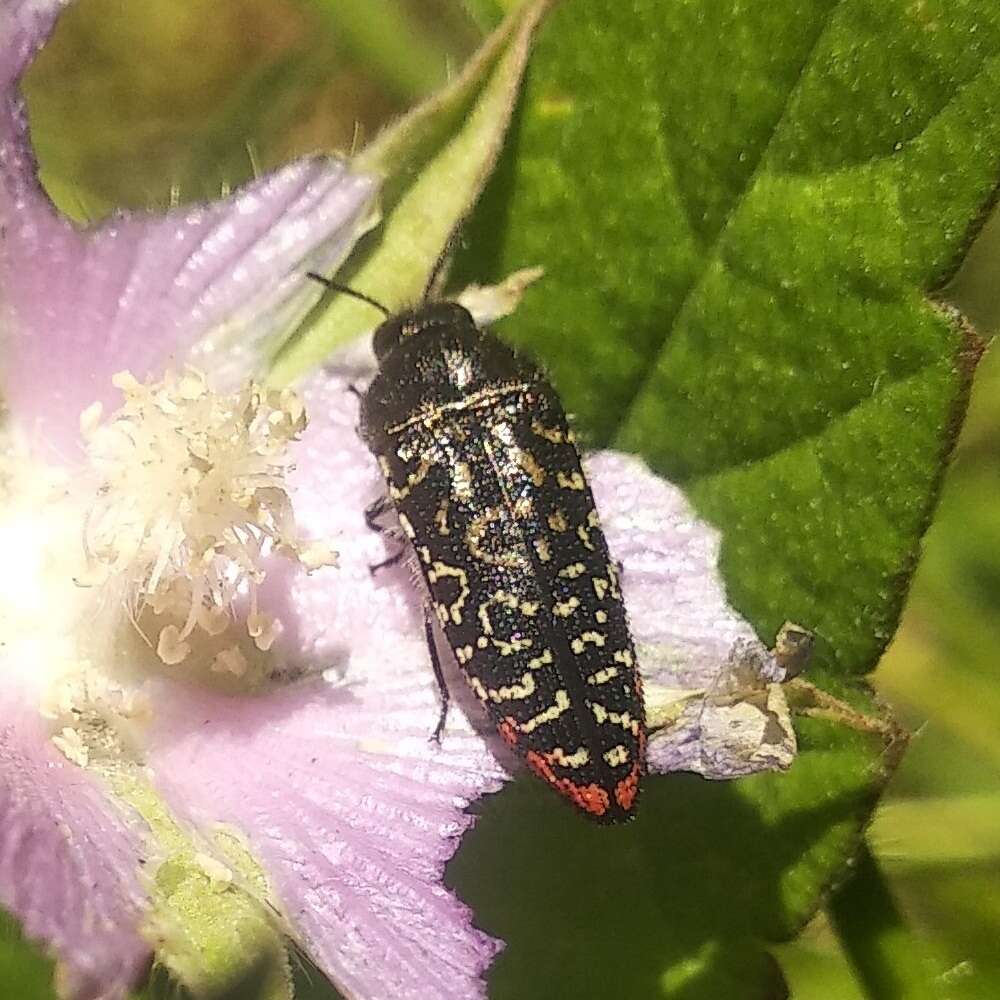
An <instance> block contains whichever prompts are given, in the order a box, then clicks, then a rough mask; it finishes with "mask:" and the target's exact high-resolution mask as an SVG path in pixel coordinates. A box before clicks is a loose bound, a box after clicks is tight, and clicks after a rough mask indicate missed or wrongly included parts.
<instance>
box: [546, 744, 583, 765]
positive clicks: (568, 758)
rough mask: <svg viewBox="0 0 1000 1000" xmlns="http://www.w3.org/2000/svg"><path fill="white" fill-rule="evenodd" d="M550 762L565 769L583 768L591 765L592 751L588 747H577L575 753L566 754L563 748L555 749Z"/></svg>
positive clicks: (550, 756)
mask: <svg viewBox="0 0 1000 1000" xmlns="http://www.w3.org/2000/svg"><path fill="white" fill-rule="evenodd" d="M549 760H550V761H551V762H552V763H553V764H561V765H562V766H563V767H572V768H577V767H583V766H584V764H589V763H590V751H589V750H588V749H587V748H586V747H577V749H576V750H574V751H573V753H566V751H565V750H563V748H562V747H553V748H552V751H551V753H550V754H549Z"/></svg>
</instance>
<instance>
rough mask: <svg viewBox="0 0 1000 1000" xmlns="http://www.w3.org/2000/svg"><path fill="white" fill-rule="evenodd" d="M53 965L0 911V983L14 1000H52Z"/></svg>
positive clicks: (53, 994)
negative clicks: (15, 998)
mask: <svg viewBox="0 0 1000 1000" xmlns="http://www.w3.org/2000/svg"><path fill="white" fill-rule="evenodd" d="M51 982H52V963H51V962H50V961H48V960H47V959H45V958H44V957H43V956H42V955H41V954H39V952H38V950H37V949H36V948H35V947H34V946H32V945H30V944H29V943H28V942H27V941H25V940H24V938H23V937H22V936H21V932H20V930H19V929H18V926H17V924H16V923H15V922H14V921H13V920H12V919H11V918H10V917H9V916H7V914H6V913H4V912H3V911H2V910H0V983H3V986H4V989H5V990H6V991H7V993H8V995H9V996H11V997H17V1000H53V998H54V997H55V993H54V992H53V989H52V986H51Z"/></svg>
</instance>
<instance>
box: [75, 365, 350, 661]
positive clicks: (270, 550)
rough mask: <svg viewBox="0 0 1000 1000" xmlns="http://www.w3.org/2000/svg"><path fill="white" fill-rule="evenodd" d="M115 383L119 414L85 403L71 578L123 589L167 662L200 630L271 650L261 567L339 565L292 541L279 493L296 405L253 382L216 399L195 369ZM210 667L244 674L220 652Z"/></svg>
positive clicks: (276, 627) (315, 545)
mask: <svg viewBox="0 0 1000 1000" xmlns="http://www.w3.org/2000/svg"><path fill="white" fill-rule="evenodd" d="M112 381H113V383H114V385H115V386H116V387H117V388H118V389H120V390H121V392H122V394H123V396H124V402H123V405H122V406H121V408H120V409H119V410H117V411H116V412H115V413H112V414H111V415H110V416H109V417H108V418H107V419H106V420H103V421H102V420H101V413H100V410H99V409H98V408H95V407H88V409H87V410H86V411H84V414H83V415H82V416H81V420H80V426H81V431H82V432H83V435H84V439H85V442H86V447H87V452H88V456H89V458H90V463H91V467H92V469H93V471H94V473H95V475H96V481H97V490H96V495H95V499H94V501H93V503H92V505H91V507H90V511H89V513H88V515H87V517H86V521H85V525H84V532H83V538H84V548H85V552H86V558H87V570H86V572H85V574H84V575H83V579H81V580H78V582H79V583H81V584H89V585H93V584H102V583H104V584H111V585H113V586H120V587H122V588H123V590H124V593H123V601H124V603H125V606H126V608H127V610H128V612H129V615H130V617H131V618H132V619H133V621H135V622H140V621H145V620H146V619H145V618H144V615H145V616H146V617H148V616H149V615H152V616H154V617H155V621H156V629H157V631H156V633H155V634H154V635H152V636H150V637H149V642H150V645H151V646H153V648H155V650H156V652H157V654H158V656H159V658H160V660H161V661H162V662H163V663H165V664H168V665H174V664H178V663H181V662H183V661H184V660H186V659H187V657H188V656H189V654H190V652H191V648H192V636H193V634H194V633H195V632H196V630H199V631H200V632H202V633H205V634H206V635H208V636H220V635H222V633H224V632H226V631H227V629H229V628H231V627H232V625H233V623H235V622H242V625H241V627H242V628H243V629H244V630H245V633H246V636H247V637H248V638H249V639H250V640H252V642H253V644H254V645H255V646H256V648H257V649H259V650H262V651H267V650H269V649H270V648H271V646H272V644H273V643H274V642H275V640H276V639H277V637H278V636H279V635H280V634H281V630H282V626H281V622H280V621H279V620H278V619H275V618H271V617H269V616H267V615H265V614H263V613H262V612H260V610H259V609H258V592H259V588H260V585H261V583H262V582H263V580H264V578H265V575H266V564H267V560H268V558H269V557H271V556H272V555H280V556H282V557H285V558H289V559H292V560H294V561H297V562H298V563H300V564H301V565H302V566H303V567H304V568H305V569H306V570H307V571H312V570H315V569H318V568H319V567H321V566H328V565H331V564H333V563H334V562H335V560H336V555H335V553H334V552H333V550H332V549H331V548H330V547H329V546H328V545H327V544H325V543H324V542H323V541H322V540H308V539H302V538H300V537H299V534H298V531H297V528H296V524H295V518H294V516H293V512H292V505H291V501H290V499H289V496H288V493H287V490H286V487H285V475H286V473H287V472H288V470H289V468H290V466H289V460H288V447H289V445H290V444H291V443H292V442H293V441H294V440H295V439H296V438H298V437H299V435H300V434H301V433H302V431H303V430H304V429H305V425H306V417H305V410H304V408H303V405H302V402H301V401H300V399H299V398H298V396H296V395H295V394H294V393H293V392H291V391H288V390H285V391H281V392H279V391H270V390H265V389H263V388H261V387H260V386H258V385H256V384H254V383H249V384H247V385H246V386H245V387H244V388H242V389H241V390H240V391H238V392H235V393H231V394H222V393H217V392H214V391H213V390H212V388H211V387H210V386H209V384H208V382H207V380H206V378H205V376H204V375H202V374H201V373H200V372H198V371H196V370H195V369H193V368H187V369H185V370H184V371H182V372H181V373H179V374H178V373H169V372H168V373H167V374H166V375H165V376H164V378H163V379H162V380H161V381H158V382H151V383H148V384H144V383H141V382H139V381H138V380H137V379H136V378H135V377H134V376H132V375H131V374H130V373H129V372H121V373H119V374H118V375H116V376H114V378H113V380H112ZM240 602H243V606H244V608H245V609H246V610H244V612H243V613H242V614H241V613H238V612H237V610H236V607H237V606H238V605H239V604H240ZM214 669H215V670H216V671H222V672H227V673H234V674H239V673H241V672H242V665H241V663H240V658H238V657H236V656H235V655H234V654H233V652H232V651H231V650H230V649H227V650H226V651H224V652H223V653H221V654H220V655H219V656H218V658H217V660H216V662H215V664H214Z"/></svg>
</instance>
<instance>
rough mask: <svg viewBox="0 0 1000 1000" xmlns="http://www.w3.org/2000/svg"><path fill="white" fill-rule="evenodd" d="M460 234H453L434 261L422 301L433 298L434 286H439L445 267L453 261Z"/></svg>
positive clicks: (456, 231)
mask: <svg viewBox="0 0 1000 1000" xmlns="http://www.w3.org/2000/svg"><path fill="white" fill-rule="evenodd" d="M458 240H459V233H458V230H455V231H454V232H452V234H451V236H449V237H448V242H447V243H445V245H444V249H443V250H442V251H441V253H440V255H439V256H438V259H437V260H436V261H434V266H433V267H432V268H431V273H430V277H428V279H427V284H426V285H424V294H423V295H422V296H421V298H420V301H421V302H426V301H427V300H428V299H429V298H430V297H431V292H433V291H434V286H435V285H436V284H437V280H438V278H440V277H441V272H442V271H443V270H444V269H445V265H446V264H447V263H448V262H449V260H450V259H451V255H452V253H453V252H454V250H455V247H456V246H457V245H458Z"/></svg>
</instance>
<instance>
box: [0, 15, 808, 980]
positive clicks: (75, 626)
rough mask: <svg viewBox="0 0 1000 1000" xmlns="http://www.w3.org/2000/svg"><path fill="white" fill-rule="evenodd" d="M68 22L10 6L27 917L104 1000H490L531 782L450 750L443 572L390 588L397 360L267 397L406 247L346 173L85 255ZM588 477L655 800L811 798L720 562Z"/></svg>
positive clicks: (6, 72) (8, 851) (7, 561)
mask: <svg viewBox="0 0 1000 1000" xmlns="http://www.w3.org/2000/svg"><path fill="white" fill-rule="evenodd" d="M61 6H62V4H61V3H60V2H58V0H3V5H2V7H0V304H2V305H0V309H2V312H0V323H2V329H3V331H4V335H5V336H4V348H5V353H4V369H3V391H4V396H5V398H6V400H7V403H8V405H9V410H10V416H9V420H8V425H7V427H6V429H5V431H4V438H3V451H2V455H0V462H2V466H3V467H2V469H0V481H2V483H3V489H4V498H3V499H4V503H3V507H2V508H0V551H2V552H3V556H4V563H3V573H2V575H0V616H2V619H3V622H4V637H5V641H4V644H3V646H2V648H0V903H2V905H3V906H5V907H6V908H8V909H9V910H11V911H12V912H13V913H14V914H15V915H16V916H17V917H18V918H19V919H20V920H21V922H22V924H23V926H24V928H25V930H26V932H27V933H28V934H29V935H31V936H32V937H34V938H36V939H38V940H39V941H42V942H44V943H45V944H46V945H47V946H48V947H49V948H50V949H51V950H52V952H53V953H54V954H55V956H56V957H57V958H58V960H59V963H60V981H61V985H62V988H63V990H64V992H65V993H66V995H68V996H70V997H73V998H79V1000H84V998H113V997H121V996H124V994H125V992H126V990H127V988H128V987H129V985H130V984H132V983H134V982H135V981H136V980H137V979H139V978H141V977H142V975H143V973H144V971H145V970H146V968H147V966H148V963H149V960H150V957H151V955H152V954H153V953H154V952H155V953H156V955H157V957H158V958H159V960H160V961H162V962H163V963H164V964H165V965H167V967H168V968H170V969H171V970H172V971H173V972H174V973H175V974H176V975H178V976H179V977H180V978H182V979H183V980H184V981H185V983H186V984H187V985H189V986H190V987H191V988H192V989H193V990H195V991H196V992H197V991H198V990H200V989H203V988H207V987H209V986H213V985H217V984H218V982H219V981H220V977H224V976H225V975H229V974H231V973H233V972H235V971H239V969H238V961H237V960H239V959H241V958H242V957H249V956H241V955H239V954H227V956H226V960H225V961H228V962H230V963H235V964H230V965H226V964H225V961H224V962H223V965H222V966H219V965H218V959H217V958H213V956H212V954H211V952H212V949H211V948H209V947H202V944H203V940H202V937H201V935H205V934H221V935H223V937H221V938H219V939H218V940H216V939H213V941H214V943H215V944H216V945H218V944H219V941H222V942H224V941H225V940H226V939H225V937H224V935H225V933H227V932H229V931H232V930H233V928H235V929H236V931H237V932H238V933H237V935H236V939H237V940H238V941H239V942H240V943H242V944H243V945H244V946H245V947H246V949H248V950H251V949H252V948H254V947H260V948H267V947H268V946H269V944H270V943H273V941H278V942H279V943H280V939H281V935H282V934H288V935H289V936H291V937H292V938H293V939H294V940H295V941H296V942H297V943H298V944H299V945H300V946H301V947H303V948H304V949H305V950H306V951H307V952H308V953H309V954H310V956H311V957H312V958H313V960H314V961H315V962H316V963H317V964H318V965H319V966H320V967H321V968H322V969H323V970H324V971H325V972H326V973H327V974H328V975H329V976H330V977H331V978H332V979H333V981H334V982H335V983H336V984H337V985H338V987H339V988H340V989H341V990H342V991H343V992H345V993H346V994H348V995H351V996H356V997H373V998H374V997H386V996H392V997H398V998H414V1000H415V998H421V1000H424V998H430V997H442V998H452V997H454V998H459V997H474V996H483V995H485V985H484V982H483V975H484V973H485V970H486V969H487V967H488V965H489V963H490V961H491V960H492V958H493V957H494V955H495V954H496V952H497V950H498V949H499V947H500V943H499V942H497V941H495V940H493V939H492V938H490V937H488V936H487V935H486V934H484V933H483V932H482V931H480V930H478V929H476V928H475V927H474V925H473V915H472V914H471V913H470V911H469V910H468V908H467V907H465V906H464V905H463V904H462V903H461V902H460V901H459V900H458V899H456V898H455V896H454V895H453V894H452V893H451V892H450V891H449V890H447V889H446V888H445V887H444V885H443V883H442V873H443V869H444V865H445V863H446V861H447V860H448V859H449V858H450V857H451V855H452V854H453V853H454V852H455V850H456V849H457V847H458V843H459V840H460V838H461V835H462V833H463V831H465V830H466V829H467V828H468V826H469V824H470V823H471V822H472V818H471V817H470V816H469V815H467V813H466V812H465V808H466V806H467V805H468V804H469V803H470V802H471V801H473V800H474V799H475V798H477V797H478V796H480V795H483V794H485V793H487V792H491V791H495V790H496V789H498V788H499V787H500V786H501V785H502V783H503V782H504V781H506V780H508V777H509V774H510V772H511V769H512V768H514V767H516V765H515V764H513V763H512V762H511V761H510V760H509V759H507V758H505V757H503V754H502V751H501V750H500V749H498V748H497V745H496V740H495V739H494V738H493V737H492V735H491V734H490V733H489V731H488V726H487V725H486V723H485V720H484V719H483V717H482V714H481V712H480V711H479V709H478V707H477V706H476V705H474V704H471V705H470V704H469V703H468V701H467V700H462V699H459V704H458V705H457V707H453V710H452V712H451V714H450V716H449V724H448V728H447V730H446V731H445V733H444V735H443V737H442V739H441V742H440V745H438V744H436V743H434V742H432V741H431V740H430V739H429V736H430V734H431V733H432V731H433V729H434V725H435V722H436V719H437V713H438V705H439V702H438V692H437V688H436V685H435V682H434V679H433V675H432V672H431V670H430V665H429V659H428V655H427V651H426V648H425V645H424V640H423V631H422V625H421V619H420V615H419V604H418V602H417V600H416V599H415V593H414V589H413V587H412V585H411V581H410V579H409V577H408V572H407V570H406V569H405V567H404V568H401V569H399V570H387V571H385V572H383V573H381V574H379V575H378V576H376V577H373V576H372V575H371V573H370V572H369V566H370V565H371V564H373V563H376V562H378V561H380V560H381V559H382V558H384V557H385V555H386V549H385V543H384V541H383V540H382V539H381V538H380V537H379V536H376V535H374V534H373V533H371V532H370V531H368V530H367V529H366V528H365V524H364V517H363V511H364V508H365V507H366V505H367V504H368V503H370V502H371V501H372V500H373V499H374V498H375V497H377V496H378V495H379V492H380V490H381V485H380V481H379V473H378V469H377V467H376V466H375V464H374V462H373V460H372V459H371V456H370V455H369V454H368V453H367V451H366V450H365V448H364V447H363V445H362V444H361V443H360V442H359V441H358V439H357V437H356V434H355V430H354V425H355V420H356V410H357V402H356V399H355V397H354V396H353V395H352V394H351V393H350V392H349V391H348V386H349V384H363V382H364V379H365V378H366V376H367V375H369V374H370V371H371V360H370V358H369V357H368V356H367V355H365V356H364V357H363V358H362V359H361V360H360V361H359V360H357V358H355V360H354V361H353V362H352V364H351V365H348V363H347V361H346V360H345V359H343V358H341V359H334V363H333V366H332V367H331V368H330V369H328V370H327V371H325V372H322V373H319V374H317V375H316V376H315V377H313V378H312V379H311V381H310V382H309V383H308V384H306V385H304V386H302V387H300V388H301V400H302V401H304V404H305V413H303V411H302V407H301V404H300V397H299V396H298V395H294V394H291V393H288V392H285V393H277V392H272V391H268V390H264V389H261V388H260V387H259V386H253V385H248V383H247V382H246V379H248V378H260V377H262V376H263V375H264V374H266V372H265V371H264V359H265V358H266V357H267V356H268V350H269V349H271V348H273V347H274V345H275V344H276V343H277V342H280V339H281V338H282V337H283V336H284V335H286V334H287V332H288V331H289V330H291V329H292V328H294V325H295V323H296V322H297V321H298V320H299V319H301V317H302V316H303V315H304V313H305V312H306V311H307V310H308V309H309V308H310V307H311V306H312V305H313V304H314V303H315V300H316V296H317V293H318V289H316V288H315V286H313V285H312V284H311V283H310V282H307V281H305V280H304V274H305V272H306V271H307V270H319V271H325V272H331V271H333V270H334V269H335V268H336V267H337V266H338V265H339V264H340V262H341V261H342V260H343V259H344V258H345V257H346V256H347V254H348V253H349V252H350V250H351V247H352V246H353V243H354V241H355V240H356V239H357V237H358V236H359V235H360V234H361V233H362V232H363V231H364V230H365V229H366V228H368V227H370V226H371V225H372V224H374V220H375V213H374V211H373V208H372V205H373V199H374V196H375V184H374V182H373V181H372V179H370V178H367V177H364V176H358V175H356V174H352V173H351V171H350V169H349V168H348V167H346V166H345V165H343V164H341V163H338V162H334V161H331V160H320V159H317V160H312V161H307V162H300V163H296V164H293V165H291V166H289V167H287V168H285V169H283V170H281V171H279V172H278V173H276V174H273V175H270V176H268V177H265V178H262V179H261V180H260V181H257V182H255V183H253V184H251V185H249V186H248V187H247V188H245V189H244V190H242V191H240V192H238V193H237V194H235V195H234V196H233V197H231V198H228V199H226V200H224V201H220V202H217V203H215V204H212V205H205V206H198V207H195V208H188V209H183V210H180V211H175V212H172V213H169V214H168V215H164V216H153V215H149V216H146V215H132V216H120V217H116V218H114V219H112V220H110V221H109V222H106V223H104V224H102V225H101V226H99V227H96V228H93V229H89V230H78V229H76V228H74V227H73V226H72V225H71V224H70V223H68V222H67V221H66V220H65V219H63V218H62V217H60V216H59V215H58V213H57V212H56V211H55V210H54V208H53V207H52V205H51V204H50V202H49V201H48V199H47V198H46V196H45V194H44V193H43V191H42V190H41V188H40V187H39V185H38V182H37V179H36V176H35V164H34V160H33V157H32V155H31V152H30V148H29V144H28V138H27V128H26V123H25V119H24V113H23V106H22V104H21V101H20V97H19V94H18V91H17V81H18V78H19V76H20V74H21V73H22V72H23V70H24V68H25V67H26V65H27V64H28V62H29V61H30V58H31V57H32V55H33V54H34V52H35V51H36V49H37V48H38V47H39V46H40V45H41V43H42V42H43V40H44V39H45V37H46V36H47V34H48V32H49V31H50V30H51V27H52V24H53V22H54V20H55V18H56V16H57V15H58V12H59V10H60V9H61ZM124 372H128V373H130V374H127V375H126V374H123V373H124ZM95 404H98V405H95ZM106 414H107V416H105V415H106ZM305 414H308V423H306V415H305ZM286 454H287V456H288V457H290V458H291V459H293V463H294V464H292V463H290V462H289V461H287V460H286V457H285V456H286ZM588 473H589V476H590V479H591V483H592V486H593V489H594V492H595V494H596V497H597V500H598V503H599V506H600V509H601V512H602V515H603V520H604V525H605V530H606V533H607V536H608V540H609V543H610V545H611V548H612V551H613V552H614V554H615V555H616V557H617V558H618V559H619V560H620V561H621V563H622V567H623V588H624V591H625V597H626V601H627V604H628V607H629V610H630V614H631V619H632V625H633V630H634V633H635V638H636V641H637V645H638V649H639V654H640V661H641V666H642V671H643V675H644V681H645V685H646V691H647V705H648V711H649V715H650V721H651V724H652V726H653V727H654V731H653V732H652V735H651V739H650V748H649V761H650V769H651V771H653V772H668V771H674V770H681V769H683V770H693V771H697V772H699V773H702V774H704V775H706V776H707V777H733V776H736V775H739V774H745V773H749V772H751V771H754V770H760V769H766V768H783V767H787V766H788V764H789V763H790V761H791V758H792V756H793V755H794V749H795V742H794V734H793V733H792V731H791V728H790V725H789V722H788V716H787V708H786V706H785V704H784V700H783V696H782V694H781V689H780V687H779V686H778V684H777V682H779V681H780V680H781V679H782V678H783V670H782V668H781V666H780V665H779V663H778V662H777V661H776V660H775V658H774V657H773V655H772V654H770V653H769V652H768V651H767V649H766V648H765V647H764V646H763V645H762V644H761V643H760V641H759V640H758V639H757V637H756V636H755V635H754V633H753V631H752V630H751V628H750V627H749V625H748V624H747V623H746V622H744V621H743V620H742V619H741V618H740V617H739V616H738V615H737V614H736V613H735V612H734V611H733V610H732V609H731V608H730V607H729V606H728V604H727V603H726V600H725V594H724V590H723V587H722V584H721V582H720V580H719V577H718V574H717V571H716V556H717V551H718V538H717V536H716V534H715V532H714V531H713V530H712V529H710V528H709V527H707V526H706V525H704V524H702V523H701V522H699V521H698V520H697V519H696V518H695V517H694V515H693V513H692V512H691V510H690V508H689V507H688V505H687V502H686V500H685V499H684V497H683V496H682V494H681V493H680V492H679V491H678V490H676V489H675V488H673V487H671V486H670V485H669V484H667V483H665V482H663V481H661V480H659V479H657V478H656V477H654V476H653V475H651V474H650V473H649V472H648V471H647V470H646V469H645V468H644V467H643V465H642V463H641V462H640V461H639V460H637V459H635V458H631V457H628V456H624V455H616V454H612V453H603V454H598V455H593V456H591V457H590V459H589V462H588ZM329 546H332V548H334V549H336V550H337V553H338V555H339V558H338V559H337V564H336V565H335V566H334V565H332V562H333V559H332V554H331V549H330V548H329ZM453 690H454V691H455V692H456V693H458V692H459V688H458V686H456V687H454V688H453ZM775 723H777V725H775ZM526 780H527V779H526ZM581 822H583V820H581ZM206 908H208V909H211V908H216V910H217V913H216V915H218V913H221V914H224V915H225V914H228V917H225V918H224V919H223V920H222V923H223V924H225V922H226V920H227V919H229V920H231V921H233V924H232V927H225V926H224V927H223V928H222V930H219V927H218V925H219V923H220V921H219V920H217V919H216V920H214V921H212V920H207V919H205V920H203V919H202V918H203V917H204V916H205V914H206ZM213 912H215V911H213ZM221 950H222V951H224V952H225V951H226V949H225V948H222V949H221ZM237 950H238V949H237ZM230 952H233V949H230ZM213 962H215V963H216V964H215V965H213ZM275 970H276V971H273V973H271V974H272V975H273V977H274V983H275V986H274V994H273V995H275V996H281V995H288V993H287V990H288V988H289V987H288V984H287V971H286V967H285V965H284V964H283V963H282V962H281V961H279V962H277V963H276V964H275ZM282 991H284V992H282Z"/></svg>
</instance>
